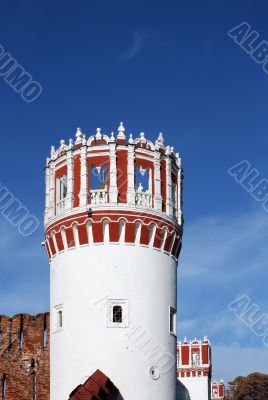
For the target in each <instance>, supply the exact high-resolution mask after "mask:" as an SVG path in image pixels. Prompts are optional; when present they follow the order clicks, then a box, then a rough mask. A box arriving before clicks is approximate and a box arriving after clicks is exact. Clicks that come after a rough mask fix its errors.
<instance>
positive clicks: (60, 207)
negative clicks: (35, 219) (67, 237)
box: [57, 199, 65, 214]
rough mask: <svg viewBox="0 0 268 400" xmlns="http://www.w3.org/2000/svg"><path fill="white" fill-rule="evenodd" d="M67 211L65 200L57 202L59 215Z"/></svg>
mask: <svg viewBox="0 0 268 400" xmlns="http://www.w3.org/2000/svg"><path fill="white" fill-rule="evenodd" d="M64 210H65V199H62V200H60V201H58V202H57V213H58V214H61V213H62V212H63V211H64Z"/></svg>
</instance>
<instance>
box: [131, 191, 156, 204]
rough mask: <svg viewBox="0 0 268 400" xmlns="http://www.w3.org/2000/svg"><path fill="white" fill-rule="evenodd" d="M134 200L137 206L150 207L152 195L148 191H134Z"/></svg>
mask: <svg viewBox="0 0 268 400" xmlns="http://www.w3.org/2000/svg"><path fill="white" fill-rule="evenodd" d="M135 202H136V205H137V206H140V207H144V208H150V207H152V195H151V193H148V192H141V191H137V192H136V198H135Z"/></svg>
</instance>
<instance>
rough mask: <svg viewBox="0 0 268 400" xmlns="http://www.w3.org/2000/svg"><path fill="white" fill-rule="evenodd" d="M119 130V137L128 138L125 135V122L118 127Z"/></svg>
mask: <svg viewBox="0 0 268 400" xmlns="http://www.w3.org/2000/svg"><path fill="white" fill-rule="evenodd" d="M117 132H118V133H117V138H119V139H125V138H126V135H125V132H126V130H125V127H124V124H123V122H120V125H119V127H118V130H117Z"/></svg>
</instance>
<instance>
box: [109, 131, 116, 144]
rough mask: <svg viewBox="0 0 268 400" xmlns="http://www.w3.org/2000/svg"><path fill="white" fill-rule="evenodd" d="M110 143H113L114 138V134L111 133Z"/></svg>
mask: <svg viewBox="0 0 268 400" xmlns="http://www.w3.org/2000/svg"><path fill="white" fill-rule="evenodd" d="M110 142H111V143H114V142H115V138H114V133H113V132H111V137H110Z"/></svg>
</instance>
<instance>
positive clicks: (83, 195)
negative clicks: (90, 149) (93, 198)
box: [79, 145, 88, 206]
mask: <svg viewBox="0 0 268 400" xmlns="http://www.w3.org/2000/svg"><path fill="white" fill-rule="evenodd" d="M79 199H80V206H86V205H87V204H88V172H87V146H86V145H83V146H81V150H80V194H79Z"/></svg>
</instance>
